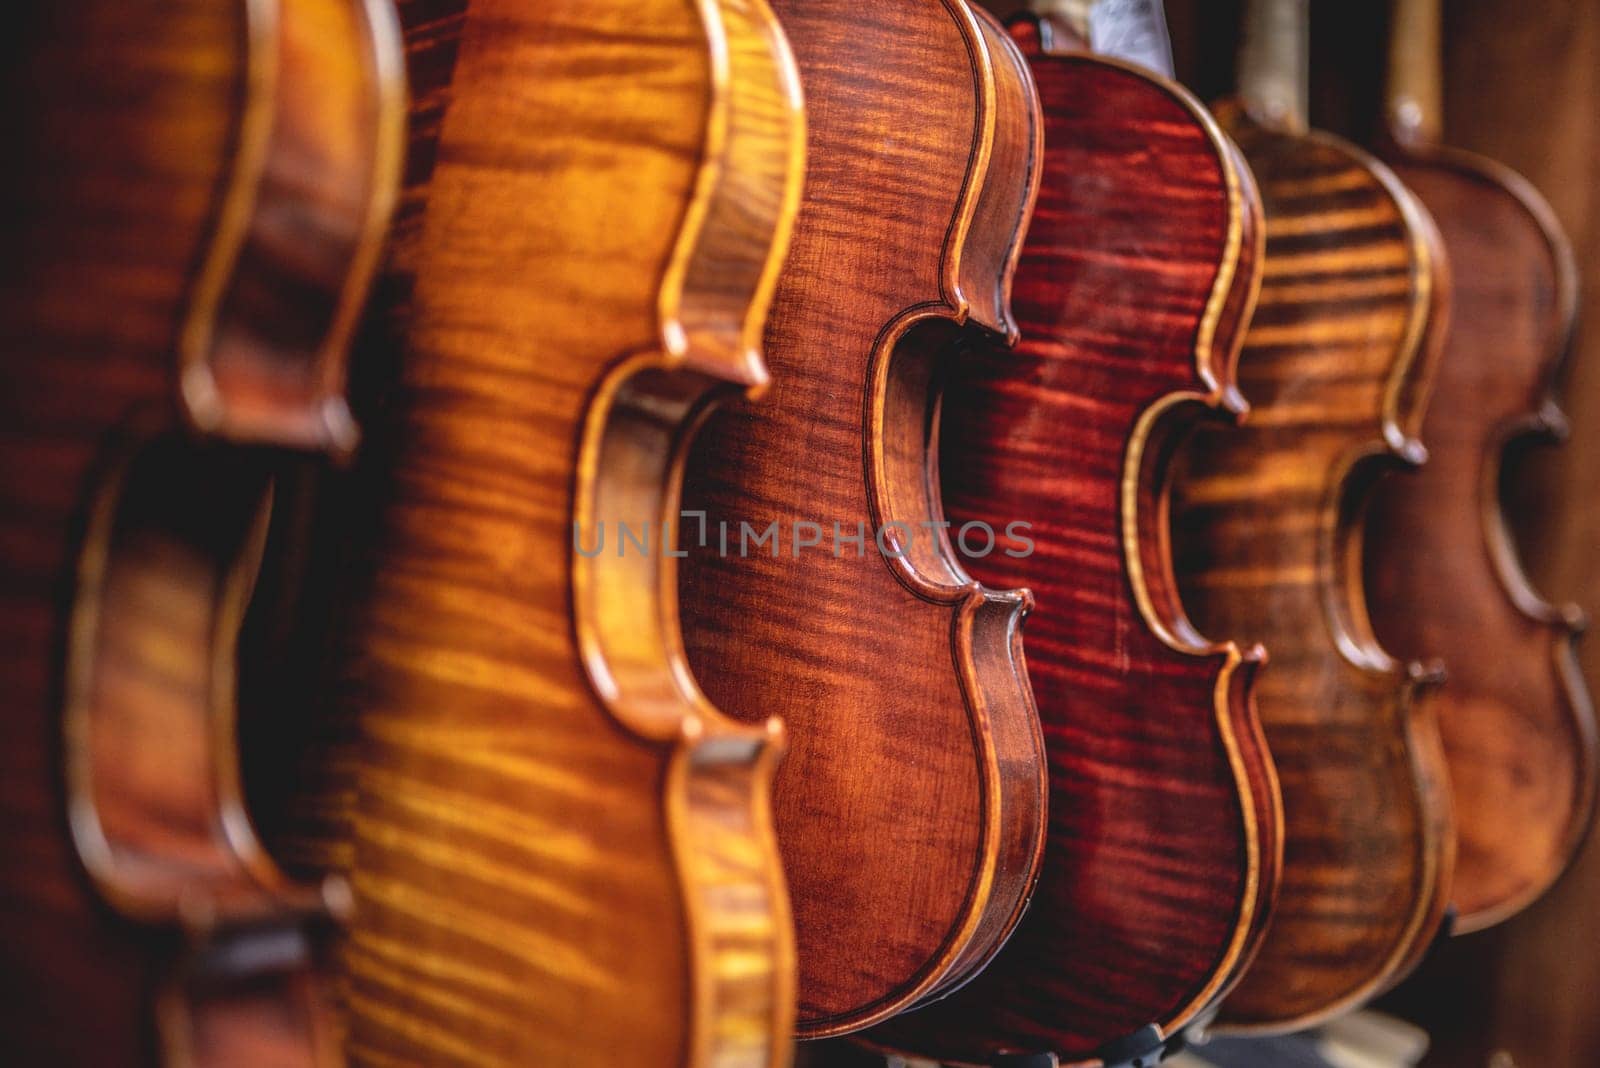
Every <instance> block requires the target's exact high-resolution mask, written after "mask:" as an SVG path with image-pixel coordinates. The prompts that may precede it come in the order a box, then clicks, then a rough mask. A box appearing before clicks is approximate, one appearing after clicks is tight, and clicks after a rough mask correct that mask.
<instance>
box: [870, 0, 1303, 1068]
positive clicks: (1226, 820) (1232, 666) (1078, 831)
mask: <svg viewBox="0 0 1600 1068" xmlns="http://www.w3.org/2000/svg"><path fill="white" fill-rule="evenodd" d="M1011 32H1012V34H1013V35H1015V37H1016V38H1017V40H1018V41H1019V42H1020V44H1021V48H1022V52H1023V54H1024V55H1025V56H1026V57H1027V59H1028V62H1029V64H1030V67H1031V69H1032V72H1033V76H1034V78H1035V80H1036V82H1037V84H1038V87H1039V92H1040V97H1041V103H1042V109H1043V115H1044V123H1045V146H1046V152H1045V166H1044V173H1043V176H1042V180H1041V193H1040V199H1039V204H1038V207H1037V210H1036V212H1035V214H1034V219H1033V223H1032V226H1031V227H1030V229H1029V231H1028V235H1027V239H1026V242H1025V243H1024V246H1023V250H1022V258H1021V261H1020V263H1019V266H1018V270H1017V276H1016V280H1015V291H1014V305H1015V308H1016V314H1017V319H1018V322H1019V325H1020V328H1021V331H1022V341H1021V342H1020V344H1019V345H1018V347H1017V351H1016V352H1015V353H1014V354H1011V355H1010V357H1009V358H1008V359H1005V360H999V359H995V358H994V357H993V356H992V355H991V354H989V353H986V352H984V351H982V350H978V351H974V352H969V353H967V354H965V358H963V359H961V360H960V361H958V362H956V363H955V364H953V365H952V367H951V368H950V370H949V372H948V374H947V376H946V378H945V382H944V385H945V390H944V400H943V402H942V407H941V412H940V428H941V435H940V485H941V487H942V490H943V499H944V503H945V507H946V509H947V511H948V514H949V518H950V520H951V522H952V523H955V524H958V525H960V524H965V523H968V522H985V523H988V524H990V525H991V526H992V527H994V528H996V529H1002V530H1003V529H1004V528H1005V527H1006V525H1007V524H1008V523H1010V522H1011V521H1013V520H1023V521H1026V522H1029V523H1031V524H1032V525H1033V529H1032V531H1031V532H1030V533H1029V535H1028V536H1029V537H1030V538H1032V539H1033V541H1034V542H1035V546H1036V547H1035V549H1034V551H1033V553H1032V554H1031V555H1029V556H1027V557H1025V558H1013V557H1008V556H1006V555H1004V553H1003V552H996V553H994V554H991V555H988V556H985V557H984V558H982V559H978V560H973V561H971V562H970V564H969V566H970V568H971V569H972V571H973V573H974V574H975V575H976V576H978V577H979V578H981V579H982V580H983V581H985V582H988V583H992V584H995V585H999V586H1006V585H1016V584H1020V583H1022V582H1025V581H1026V582H1028V583H1029V584H1030V585H1031V587H1032V589H1033V590H1034V591H1035V594H1036V596H1037V598H1038V609H1037V611H1036V612H1035V614H1034V615H1033V616H1032V617H1031V618H1030V620H1029V623H1028V646H1029V649H1028V653H1029V657H1028V667H1029V674H1030V676H1031V678H1032V680H1033V686H1034V692H1035V695H1036V697H1037V700H1038V704H1039V715H1040V718H1041V720H1042V722H1043V724H1044V734H1045V741H1046V746H1047V749H1048V752H1049V756H1050V815H1051V819H1050V829H1049V837H1048V840H1047V844H1046V851H1045V867H1044V874H1043V875H1042V877H1041V880H1040V883H1039V887H1038V889H1037V891H1036V892H1035V895H1034V900H1033V902H1032V904H1031V906H1030V909H1029V912H1028V914H1027V916H1026V917H1025V918H1024V920H1023V922H1022V924H1021V925H1020V926H1019V928H1018V929H1017V931H1016V933H1015V934H1014V935H1013V937H1012V939H1011V941H1010V942H1009V943H1008V944H1007V946H1006V947H1005V948H1004V949H1003V950H1002V951H1001V953H1000V954H999V956H998V957H997V958H996V959H995V961H994V962H993V963H992V964H991V965H990V966H989V967H988V969H987V970H986V971H985V972H984V973H983V974H982V975H980V976H978V977H977V978H976V979H974V980H973V981H972V982H971V983H969V984H968V985H967V986H965V987H963V988H962V989H961V990H959V991H957V992H956V993H955V994H953V995H951V996H950V997H948V998H946V999H944V1000H942V1001H940V1002H938V1003H937V1004H935V1005H932V1006H930V1007H928V1008H926V1009H924V1010H922V1011H919V1012H913V1013H910V1014H908V1015H905V1016H901V1017H899V1018H898V1019H896V1020H893V1021H890V1022H889V1023H888V1024H886V1025H884V1026H883V1027H881V1028H879V1029H877V1030H876V1031H874V1032H873V1033H872V1034H873V1037H874V1039H875V1040H878V1041H881V1042H883V1043H885V1044H887V1045H889V1046H893V1047H897V1048H902V1049H910V1050H916V1051H920V1052H924V1053H927V1054H929V1055H938V1056H940V1057H942V1058H945V1059H949V1060H957V1061H961V1062H962V1063H968V1062H974V1063H988V1061H989V1059H990V1058H991V1057H992V1056H994V1055H996V1054H999V1053H1003V1052H1012V1053H1015V1052H1041V1051H1050V1052H1055V1053H1057V1054H1058V1055H1060V1056H1061V1057H1062V1058H1063V1059H1064V1060H1066V1059H1073V1060H1078V1059H1084V1058H1088V1057H1090V1056H1091V1055H1092V1054H1093V1053H1094V1052H1095V1051H1096V1050H1097V1049H1098V1048H1099V1047H1101V1046H1103V1045H1105V1044H1106V1043H1108V1042H1111V1041H1113V1040H1116V1039H1120V1038H1123V1037H1125V1036H1127V1035H1129V1034H1130V1033H1132V1032H1134V1031H1136V1030H1137V1029H1139V1028H1141V1027H1143V1026H1144V1025H1147V1024H1156V1025H1157V1026H1158V1027H1159V1028H1161V1030H1162V1031H1163V1032H1165V1033H1166V1034H1173V1033H1176V1032H1177V1031H1178V1030H1180V1029H1181V1028H1183V1027H1184V1026H1185V1025H1187V1024H1188V1023H1189V1022H1190V1021H1192V1020H1193V1019H1194V1018H1195V1017H1196V1015H1197V1014H1199V1013H1201V1012H1202V1011H1203V1010H1205V1009H1206V1008H1207V1007H1208V1006H1209V1005H1210V1004H1211V1002H1212V1001H1213V1000H1214V999H1215V997H1216V996H1217V994H1218V993H1219V992H1220V991H1221V990H1223V989H1225V988H1226V986H1227V985H1228V984H1229V983H1230V982H1231V980H1232V978H1233V977H1234V976H1235V974H1236V972H1237V968H1238V966H1239V964H1240V963H1241V962H1242V961H1243V960H1245V959H1247V958H1248V956H1249V954H1250V952H1251V951H1252V949H1253V942H1254V940H1255V939H1256V938H1257V937H1258V934H1259V929H1260V919H1261V917H1262V915H1263V914H1264V913H1265V912H1266V910H1267V906H1268V903H1269V902H1270V899H1271V888H1272V885H1273V883H1274V881H1275V870H1276V866H1277V862H1278V854H1279V843H1278V816H1277V811H1278V809H1277V786H1276V782H1275V779H1274V777H1273V774H1272V770H1271V760H1270V757H1269V756H1268V754H1267V752H1266V749H1265V746H1264V744H1263V741H1262V738H1261V732H1260V726H1259V724H1258V723H1256V721H1255V717H1254V712H1253V710H1252V707H1251V702H1250V695H1249V692H1250V685H1251V679H1252V677H1253V675H1254V671H1255V667H1256V664H1257V663H1258V662H1259V659H1260V651H1259V648H1257V649H1252V650H1249V651H1247V652H1242V651H1241V650H1240V649H1239V648H1238V647H1237V646H1235V645H1233V644H1231V643H1214V642H1212V641H1209V640H1207V639H1206V638H1204V637H1202V636H1201V635H1200V634H1199V633H1198V632H1197V631H1196V630H1195V629H1194V628H1193V626H1192V625H1191V624H1190V623H1189V621H1188V619H1187V616H1186V615H1185V614H1184V611H1183V607H1182V605H1181V603H1180V602H1179V599H1178V596H1177V591H1176V589H1175V586H1174V583H1173V579H1172V574H1171V565H1170V558H1169V555H1168V554H1169V551H1170V549H1169V545H1168V540H1169V538H1168V535H1169V531H1168V529H1167V527H1166V523H1165V511H1164V499H1163V498H1164V491H1165V477H1166V468H1167V464H1168V463H1169V461H1170V459H1171V457H1172V455H1173V453H1174V451H1175V450H1178V449H1181V447H1182V441H1183V438H1184V432H1185V430H1186V429H1187V427H1188V426H1189V425H1191V424H1192V423H1194V422H1195V421H1197V420H1201V419H1210V420H1217V421H1222V422H1231V421H1232V420H1233V419H1235V418H1236V417H1237V416H1238V414H1239V413H1240V412H1241V411H1242V410H1243V404H1242V403H1241V401H1240V399H1239V396H1238V393H1237V390H1236V389H1235V387H1234V381H1233V379H1234V363H1235V357H1236V356H1237V353H1238V346H1239V342H1240V339H1241V338H1242V335H1243V328H1244V322H1245V321H1246V320H1247V319H1248V317H1249V312H1250V308H1251V306H1252V305H1253V304H1254V302H1255V297H1256V290H1257V287H1258V285H1259V279H1260V270H1261V247H1260V243H1261V221H1260V203H1259V199H1258V197H1257V194H1256V193H1255V190H1254V187H1253V186H1252V185H1251V184H1250V182H1249V179H1248V175H1247V174H1246V173H1245V172H1244V168H1243V167H1242V166H1241V165H1240V164H1239V162H1238V160H1237V155H1236V153H1235V151H1234V150H1233V148H1232V146H1231V145H1230V143H1229V142H1228V140H1227V138H1226V137H1225V136H1224V135H1223V134H1222V133H1221V131H1220V130H1219V129H1218V128H1217V126H1216V124H1215V123H1214V122H1213V121H1212V120H1211V119H1210V117H1209V116H1208V115H1207V114H1206V112H1205V110H1204V108H1203V107H1201V105H1200V104H1199V103H1198V102H1197V101H1195V100H1194V99H1193V98H1192V97H1190V96H1189V95H1188V94H1187V93H1186V92H1184V91H1183V90H1182V89H1181V88H1179V87H1177V86H1176V85H1174V84H1173V83H1171V82H1169V81H1166V80H1164V79H1161V78H1159V77H1158V76H1155V75H1153V74H1148V73H1144V72H1142V71H1140V70H1139V69H1137V68H1134V67H1131V66H1128V65H1126V64H1123V63H1121V62H1118V61H1116V60H1109V59H1103V58H1099V57H1095V56H1092V55H1088V54H1083V53H1080V52H1077V51H1076V50H1074V49H1073V48H1071V46H1070V45H1066V46H1065V47H1063V46H1064V45H1065V42H1062V41H1058V40H1057V32H1058V28H1057V27H1056V25H1055V24H1054V23H1053V22H1052V21H1050V20H1041V19H1039V18H1036V17H1030V16H1025V17H1022V18H1019V19H1017V20H1015V21H1014V22H1013V23H1012V24H1011ZM1002 540H1003V544H1004V546H1005V547H1006V548H1010V549H1020V545H1019V544H1018V543H1017V542H1016V541H1015V540H1012V539H1002ZM1221 633H1226V632H1221Z"/></svg>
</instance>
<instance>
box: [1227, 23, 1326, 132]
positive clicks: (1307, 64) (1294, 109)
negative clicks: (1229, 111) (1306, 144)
mask: <svg viewBox="0 0 1600 1068" xmlns="http://www.w3.org/2000/svg"><path fill="white" fill-rule="evenodd" d="M1310 83H1311V5H1310V0H1249V2H1248V4H1247V6H1246V9H1245V20H1244V43H1243V45H1242V46H1241V49H1240V52H1239V99H1240V101H1241V102H1242V103H1243V104H1244V107H1245V110H1246V111H1247V112H1249V114H1250V116H1251V118H1253V119H1255V120H1256V121H1257V122H1259V123H1261V124H1262V125H1263V126H1267V127H1270V128H1272V129H1276V130H1283V131H1286V132H1290V133H1303V132H1304V131H1305V130H1306V129H1307V128H1308V127H1309V125H1310V112H1311V106H1310Z"/></svg>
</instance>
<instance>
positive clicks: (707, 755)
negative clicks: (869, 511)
mask: <svg viewBox="0 0 1600 1068" xmlns="http://www.w3.org/2000/svg"><path fill="white" fill-rule="evenodd" d="M435 14H436V12H435V11H433V10H432V9H430V8H423V7H420V6H419V7H417V8H415V9H413V10H411V11H409V12H407V17H408V18H409V17H410V16H412V15H414V16H415V17H416V19H417V21H415V22H412V23H409V24H408V25H407V32H408V42H409V43H411V44H412V45H413V46H414V47H416V48H418V49H424V50H426V49H429V48H433V47H443V46H442V45H441V42H443V41H444V40H445V39H446V38H447V37H449V38H453V39H454V40H453V43H451V44H450V45H449V46H448V49H447V51H448V52H450V53H453V57H451V56H447V55H446V53H445V52H440V53H439V62H440V63H441V64H443V65H448V66H449V67H450V68H451V69H450V72H449V74H448V86H447V87H444V88H440V87H436V91H435V92H433V93H431V94H429V95H427V96H424V97H420V98H419V99H418V100H417V102H416V108H417V110H416V111H415V112H414V114H413V130H412V133H413V138H414V140H416V139H421V140H423V141H424V142H425V143H426V144H427V146H428V147H427V150H426V152H425V153H424V154H425V155H426V156H427V157H428V158H429V159H430V160H431V169H430V170H429V171H428V173H427V176H426V182H425V187H423V186H419V187H418V188H417V189H416V190H415V191H414V194H415V195H414V198H413V203H414V204H415V205H416V206H417V207H418V209H419V215H418V216H417V217H416V218H415V219H414V220H413V221H412V224H411V227H412V228H411V232H410V233H409V234H408V236H407V238H406V240H405V242H404V243H403V245H402V247H400V248H399V249H397V259H396V261H395V263H394V264H393V269H392V272H391V279H390V281H391V282H392V283H393V284H391V285H387V286H386V287H385V293H386V296H387V297H388V298H390V299H393V300H395V301H398V302H401V304H400V305H399V306H394V307H388V308H383V309H377V314H378V315H379V316H381V317H386V318H388V319H390V320H391V321H393V322H394V323H397V324H399V327H400V336H401V338H402V339H403V344H404V351H403V353H402V354H401V356H400V359H399V363H398V367H397V368H396V369H395V373H396V375H397V376H398V377H397V379H396V380H394V381H393V382H391V383H389V384H388V385H387V386H386V387H385V392H386V396H385V397H384V399H383V403H382V405H381V408H382V411H383V414H382V416H381V418H380V417H378V416H374V417H373V420H372V421H373V424H374V429H373V434H372V436H373V442H374V444H373V449H372V455H373V458H372V460H371V463H370V464H369V470H368V471H367V472H366V473H365V475H364V480H365V481H364V485H363V486H361V487H360V488H359V489H358V490H357V491H356V492H359V493H361V494H364V495H370V497H371V499H372V507H373V508H374V510H375V514H374V515H373V516H372V517H371V518H370V519H367V520H363V521H362V522H363V523H364V524H369V525H370V527H371V529H372V531H373V535H372V538H373V540H372V542H371V544H370V547H368V548H365V549H364V550H363V551H362V552H361V553H358V554H356V555H357V556H359V557H361V560H360V565H361V571H362V574H361V575H360V576H359V577H357V578H356V579H353V580H352V586H353V591H352V595H351V597H352V599H351V601H350V603H349V605H348V619H347V622H346V623H345V624H344V625H343V626H342V627H341V629H342V630H343V632H344V633H343V636H342V637H341V639H340V642H339V645H338V648H337V650H336V651H335V653H334V654H333V657H332V660H333V664H332V666H331V668H330V671H332V673H333V674H334V676H335V677H336V678H337V679H338V680H339V681H338V683H337V684H336V700H335V705H336V709H335V712H334V715H335V716H336V717H337V718H338V719H339V720H340V721H341V722H342V723H343V724H344V728H343V729H342V730H341V731H339V732H335V733H336V734H338V735H339V736H340V737H342V738H345V739H348V740H349V744H347V745H345V746H344V747H343V748H342V749H340V750H339V751H337V752H336V753H335V754H334V765H336V766H334V767H333V770H334V771H335V772H336V773H342V774H343V775H344V776H345V778H344V781H343V784H342V786H341V788H340V789H337V790H333V791H331V793H330V794H328V795H326V796H327V797H328V799H329V803H330V804H331V805H333V806H334V808H335V811H333V812H332V813H330V814H326V815H327V821H326V823H325V825H324V828H323V830H327V829H329V828H332V830H333V831H334V832H335V833H339V834H344V835H346V836H347V837H346V838H345V840H343V841H335V842H333V843H331V844H329V843H326V842H324V843H322V845H323V846H324V847H325V848H324V849H323V851H322V853H321V854H320V856H321V858H322V859H323V860H324V861H328V862H332V863H335V864H342V865H344V866H346V867H347V868H348V870H349V871H350V877H351V882H352V889H353V893H354V898H355V905H356V920H355V922H354V923H353V924H352V925H351V928H350V931H349V934H348V937H347V939H346V940H345V943H344V945H343V946H342V951H341V954H340V960H341V965H342V970H343V975H344V978H345V982H346V995H347V1000H348V1008H349V1029H350V1030H349V1049H350V1053H351V1056H352V1058H353V1059H354V1060H355V1061H356V1062H357V1063H363V1064H368V1063H370V1064H388V1063H393V1062H395V1061H397V1060H398V1061H403V1062H407V1063H415V1062H416V1061H417V1059H418V1058H421V1059H422V1060H424V1061H426V1062H427V1063H429V1064H437V1065H465V1064H471V1065H477V1066H482V1065H527V1064H539V1065H563V1066H588V1065H594V1064H611V1063H617V1064H639V1065H663V1066H666V1065H682V1066H700V1065H711V1064H715V1065H719V1066H720V1065H738V1066H757V1065H776V1064H784V1063H787V1060H788V1056H789V1052H788V1051H789V1031H790V1019H791V1017H792V1014H793V999H794V951H793V944H792V939H791V936H790V934H789V931H790V925H789V919H788V913H787V907H786V896H785V890H784V885H783V877H782V873H781V871H780V869H779V867H778V851H777V846H776V843H775V841H774V839H773V836H772V830H771V819H770V814H769V802H768V791H769V788H770V780H771V776H772V773H773V768H774V766H775V764H776V763H777V761H778V759H779V758H780V756H781V753H782V751H783V735H782V728H781V727H780V726H779V725H778V724H777V723H775V722H762V723H760V724H756V725H748V726H747V725H741V724H738V723H735V722H732V721H730V720H728V719H726V718H724V717H723V716H722V715H721V714H719V712H718V711H717V710H716V709H715V708H714V707H713V706H712V705H711V704H710V703H708V702H707V701H706V699H705V698H704V697H703V696H702V695H701V694H700V692H699V691H698V690H697V689H696V688H695V686H694V685H693V682H692V680H691V679H690V677H689V673H688V671H687V669H686V667H685V666H684V665H683V663H682V657H681V651H680V645H679V641H678V637H677V634H676V618H675V613H674V611H673V597H672V590H673V588H674V580H673V575H672V570H671V568H672V566H673V557H672V556H670V555H668V554H667V553H666V552H665V551H657V541H656V538H657V537H659V536H660V532H661V531H662V530H663V529H664V526H665V525H667V521H668V519H669V517H671V516H673V515H675V514H676V496H677V488H676V487H677V478H678V471H679V468H680V465H681V463H682V451H683V449H684V448H685V446H686V442H687V440H688V439H689V437H690V435H691V434H692V432H693V429H694V427H695V425H696V424H697V423H698V421H699V420H700V419H701V418H702V417H703V415H704V413H705V411H706V409H707V408H708V407H709V405H710V404H711V403H712V402H713V401H714V400H716V399H718V398H719V397H721V396H723V395H725V394H728V393H733V392H737V391H739V390H754V389H759V388H761V387H763V386H764V385H765V383H766V380H767V371H766V368H765V365H764V363H763V360H762V355H761V347H760V337H761V335H760V328H761V323H762V320H763V318H764V315H765V312H766V308H767V304H768V300H769V298H770V295H771V291H772V286H773V283H774V279H775V275H776V271H777V268H778V265H779V264H780V263H781V261H782V258H783V253H784V249H785V247H786V245H787V240H788V233H789V229H790V225H791V223H792V220H793V216H794V212H795V210H796V203H797V198H798V195H799V190H800V178H801V174H802V167H803V158H804V157H803V152H804V140H803V128H802V118H801V111H800V96H799V83H798V80H797V78H796V76H795V71H794V67H793V62H792V59H791V57H790V56H789V53H788V50H787V46H786V45H785V43H784V40H783V37H782V34H781V32H780V31H779V29H778V27H777V25H776V23H775V21H774V20H773V18H772V15H771V13H770V11H768V9H767V8H766V6H765V4H764V3H761V2H759V0H756V2H732V0H729V2H721V0H705V2H696V0H650V2H647V3H646V4H644V5H642V6H641V5H640V4H639V3H637V2H629V3H620V2H600V3H597V2H595V0H559V2H554V3H541V4H537V5H530V4H526V3H522V2H519V0H485V2H482V3H478V2H474V3H473V4H472V5H470V7H468V8H467V10H466V11H465V13H464V15H463V14H462V13H461V12H460V11H459V9H458V10H457V11H455V13H454V16H453V17H452V18H450V19H448V20H445V21H440V20H439V19H436V18H434V17H433V16H434V15H435ZM363 355H365V352H364V353H363ZM378 355H379V356H380V358H381V353H380V354H378ZM623 524H626V525H627V527H628V528H629V529H630V530H631V531H632V532H633V533H634V534H635V535H639V534H640V533H641V532H643V533H644V536H645V537H648V538H649V539H650V544H651V546H652V548H651V549H650V550H643V549H635V548H631V547H630V548H629V550H628V551H627V552H619V551H618V546H619V544H621V542H620V541H619V531H620V527H621V525H623ZM650 531H654V534H651V533H649V532H650ZM602 541H603V545H604V548H603V549H602V550H599V551H595V550H594V547H595V546H596V545H597V544H600V543H601V542H602ZM661 548H662V549H663V550H664V548H665V547H661ZM339 777H340V775H339V774H333V775H331V776H330V778H332V779H338V778H339Z"/></svg>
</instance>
